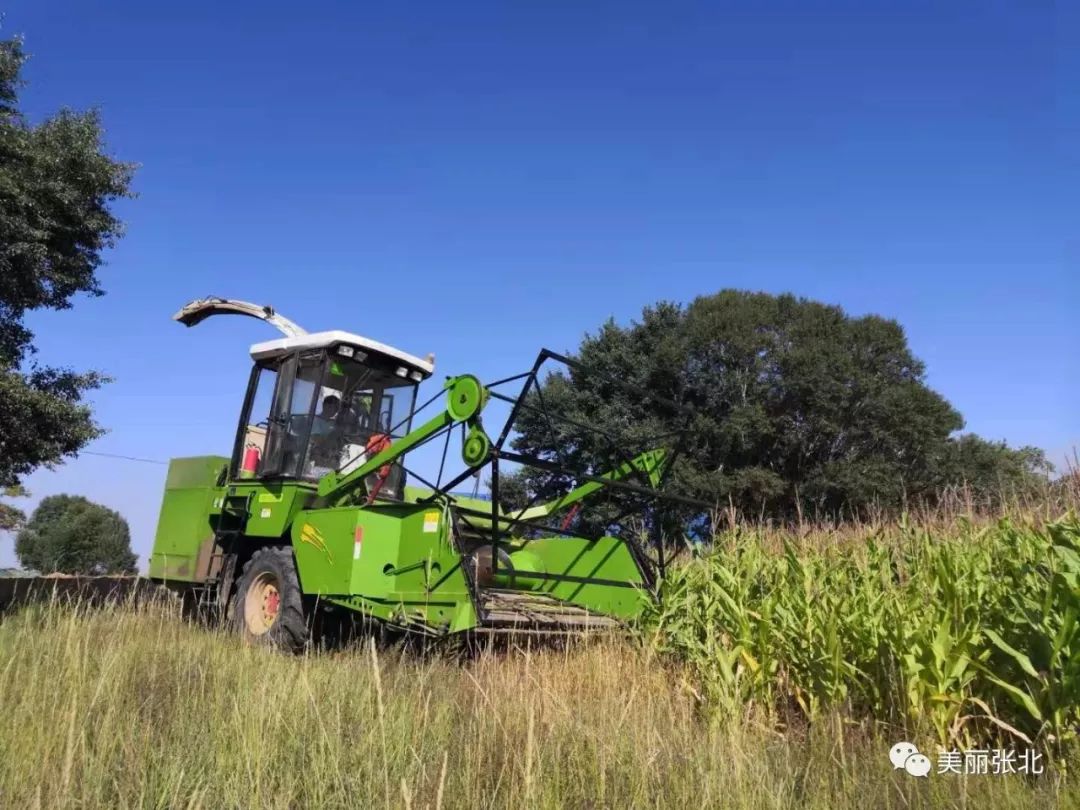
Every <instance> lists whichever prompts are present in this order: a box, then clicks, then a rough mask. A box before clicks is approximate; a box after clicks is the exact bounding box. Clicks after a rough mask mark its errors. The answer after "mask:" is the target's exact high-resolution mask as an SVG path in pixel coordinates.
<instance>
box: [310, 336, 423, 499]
mask: <svg viewBox="0 0 1080 810" xmlns="http://www.w3.org/2000/svg"><path fill="white" fill-rule="evenodd" d="M415 392H416V385H415V384H413V383H412V382H410V381H408V380H403V379H401V378H400V377H396V376H394V375H392V374H389V373H387V372H385V371H379V370H376V369H372V368H370V367H369V366H366V365H363V364H361V363H358V362H356V361H354V360H351V359H347V358H344V357H335V356H331V357H330V358H329V360H328V363H327V366H326V372H325V374H324V375H323V378H322V380H321V384H320V385H319V386H318V392H317V394H316V406H315V413H314V415H313V417H312V420H311V439H310V442H309V445H308V456H307V460H306V463H305V464H304V467H303V474H302V477H303V478H307V479H309V480H316V479H318V478H321V477H322V476H323V475H325V474H326V473H328V472H331V471H334V470H337V471H340V472H343V473H348V472H350V471H352V470H353V469H355V468H356V467H358V466H359V465H360V464H363V463H364V461H366V460H367V458H368V457H369V455H375V454H376V453H378V452H381V450H383V449H385V446H386V445H387V443H388V441H393V440H395V439H399V438H401V436H403V435H405V433H407V432H408V431H409V416H410V412H411V410H412V406H413V398H414V396H415ZM399 423H402V424H399ZM395 466H398V467H399V466H400V465H395ZM391 472H393V471H391ZM384 477H386V478H393V477H396V478H399V479H400V478H401V473H400V470H399V471H398V472H397V474H396V476H394V475H388V476H384ZM394 483H395V482H393V481H387V482H385V483H384V484H383V486H382V487H381V488H380V489H381V491H382V493H383V494H384V495H388V496H392V497H393V496H394V495H395V493H396V492H397V490H398V489H399V488H400V487H398V486H395V485H394Z"/></svg>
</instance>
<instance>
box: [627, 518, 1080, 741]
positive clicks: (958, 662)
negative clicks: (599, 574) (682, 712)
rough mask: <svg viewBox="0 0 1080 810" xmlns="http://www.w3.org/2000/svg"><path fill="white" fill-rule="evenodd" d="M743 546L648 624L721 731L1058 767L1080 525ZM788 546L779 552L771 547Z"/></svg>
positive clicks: (766, 539)
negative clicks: (832, 736) (848, 720)
mask: <svg viewBox="0 0 1080 810" xmlns="http://www.w3.org/2000/svg"><path fill="white" fill-rule="evenodd" d="M780 540H781V542H780V543H779V544H777V543H776V537H775V533H773V534H772V535H769V536H767V535H766V533H763V532H755V531H738V530H736V531H734V532H730V533H727V534H725V535H723V536H720V537H718V538H717V542H716V543H715V545H714V548H713V550H711V551H709V552H708V553H704V554H701V555H700V556H698V557H696V558H695V559H693V560H691V561H690V562H689V563H687V564H686V565H683V566H681V567H679V568H677V569H676V570H674V571H673V572H671V573H670V575H669V576H668V578H667V579H666V581H665V582H664V583H663V584H662V586H661V590H662V597H663V598H662V599H661V601H660V603H659V606H656V607H653V608H651V609H650V610H649V613H648V615H647V617H646V621H645V629H646V631H647V632H648V634H649V635H650V637H651V639H652V641H653V643H654V644H655V646H656V647H657V648H658V649H659V650H661V651H662V652H663V653H665V654H667V655H668V656H670V657H672V658H675V659H678V660H679V661H681V662H685V664H686V665H688V666H689V667H690V669H691V671H692V672H693V673H694V675H693V679H694V683H695V687H694V688H695V689H696V690H697V691H698V693H699V696H700V699H701V701H702V703H703V704H704V705H706V706H707V707H709V711H710V713H711V715H712V717H713V718H714V720H716V721H719V722H723V721H724V720H725V719H729V718H733V717H737V716H739V715H745V714H747V713H749V712H752V713H758V714H763V715H767V716H768V717H769V718H770V720H771V721H772V722H773V723H776V724H777V725H779V726H780V727H783V726H785V725H788V726H790V725H793V724H797V723H806V722H808V721H814V720H815V719H817V718H819V717H821V716H822V715H823V713H825V712H830V713H834V712H841V713H843V714H844V715H845V716H851V717H861V718H873V719H874V720H875V721H877V722H878V723H885V724H887V725H888V726H891V727H893V728H895V729H896V730H897V731H900V730H903V731H905V732H909V733H911V734H923V735H927V736H929V737H932V738H936V740H937V742H938V744H940V745H942V746H946V747H975V746H976V745H977V744H979V743H984V744H985V743H987V742H989V741H1006V742H1011V743H1013V744H1016V745H1024V746H1028V745H1030V746H1038V747H1039V748H1041V749H1042V750H1044V751H1046V752H1047V753H1048V754H1050V755H1051V756H1060V755H1061V754H1062V752H1063V751H1064V750H1065V748H1066V747H1067V746H1068V744H1069V743H1070V742H1071V741H1072V740H1073V739H1074V738H1075V737H1076V733H1077V728H1078V724H1080V629H1078V626H1077V613H1078V610H1080V520H1078V519H1077V518H1076V517H1075V516H1070V517H1066V518H1063V519H1060V520H1057V521H1052V522H1043V521H1026V522H1025V521H1023V520H1010V519H1001V520H998V521H995V522H990V523H986V524H984V525H978V524H976V523H974V522H972V521H970V520H965V519H960V520H958V521H956V522H955V524H954V527H953V528H952V529H950V530H948V531H946V532H942V531H940V530H939V529H937V528H934V529H930V528H926V527H925V524H924V525H911V524H909V523H907V522H905V521H902V522H901V523H900V524H899V525H895V526H893V527H891V528H879V529H877V530H875V531H872V532H870V533H869V534H868V535H863V536H862V537H860V538H858V539H852V538H848V539H846V540H845V541H843V542H838V543H835V544H823V543H821V541H820V538H817V539H816V540H815V541H814V542H813V543H810V542H807V540H806V539H805V538H803V539H800V538H799V537H798V536H797V535H795V534H792V535H790V536H785V537H781V538H780ZM777 545H779V549H777V548H776V546H777Z"/></svg>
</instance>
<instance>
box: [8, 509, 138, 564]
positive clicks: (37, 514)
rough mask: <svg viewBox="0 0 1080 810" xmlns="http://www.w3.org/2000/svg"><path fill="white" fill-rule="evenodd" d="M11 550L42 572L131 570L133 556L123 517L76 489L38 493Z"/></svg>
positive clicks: (135, 560) (20, 560)
mask: <svg viewBox="0 0 1080 810" xmlns="http://www.w3.org/2000/svg"><path fill="white" fill-rule="evenodd" d="M15 554H16V555H17V556H18V558H19V563H20V564H21V565H22V566H23V567H24V568H32V569H34V570H36V571H41V572H42V573H46V574H48V573H53V572H61V573H65V574H94V575H97V574H130V573H134V572H135V569H136V563H137V562H138V558H137V557H136V556H135V553H134V552H133V551H132V550H131V533H130V531H129V530H128V524H127V521H126V520H124V519H123V518H122V517H121V516H120V514H119V513H117V512H115V511H113V510H112V509H109V508H107V507H104V506H101V505H100V504H96V503H93V502H92V501H88V500H87V499H86V498H83V497H81V496H78V495H51V496H49V497H48V498H45V499H43V500H42V501H41V503H40V504H39V505H38V508H37V509H35V510H34V512H33V514H32V515H31V516H30V520H28V521H27V522H26V525H25V526H23V528H22V529H21V530H20V531H19V534H18V535H17V536H16V538H15Z"/></svg>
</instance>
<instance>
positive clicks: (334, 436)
mask: <svg viewBox="0 0 1080 810" xmlns="http://www.w3.org/2000/svg"><path fill="white" fill-rule="evenodd" d="M219 314H242V315H249V316H252V317H256V318H259V319H261V320H265V321H267V322H268V323H270V324H271V325H274V326H277V327H278V328H279V329H280V330H281V331H282V332H283V333H284V337H282V338H279V339H277V340H271V341H266V342H263V343H256V344H255V345H254V346H252V347H251V357H252V360H253V361H254V365H253V367H252V370H251V376H250V378H249V380H248V387H247V391H246V395H245V397H244V402H243V406H242V408H241V413H240V421H239V425H238V426H237V432H236V441H235V443H234V446H233V452H232V457H231V459H230V464H229V476H228V477H229V479H230V480H259V481H266V482H269V481H298V482H299V481H304V482H308V483H310V484H316V483H317V482H318V480H319V479H320V478H322V477H323V476H325V475H326V474H327V473H330V472H342V473H348V472H351V471H352V470H354V469H355V468H356V467H358V466H360V465H361V464H362V463H363V462H364V461H365V460H366V459H367V458H368V457H369V456H371V455H373V454H374V453H377V452H379V451H380V450H383V449H385V448H386V447H388V446H389V445H390V444H391V443H392V442H393V441H394V440H395V439H400V438H402V437H403V436H404V435H405V434H407V433H408V432H409V429H410V426H411V422H412V412H413V408H414V407H415V404H416V391H417V388H418V386H419V384H420V383H421V382H422V381H424V380H426V379H427V378H428V377H430V376H431V374H432V372H433V370H434V361H433V358H432V357H431V356H430V355H429V356H428V358H427V359H420V358H419V357H414V356H413V355H410V354H407V353H405V352H402V351H399V350H398V349H395V348H393V347H390V346H386V345H384V344H381V343H377V342H375V341H373V340H369V339H368V338H365V337H362V336H360V335H355V334H352V333H350V332H343V331H340V330H334V331H328V332H316V333H308V332H306V331H304V330H303V329H302V328H301V327H299V326H297V325H296V324H294V323H293V322H292V321H289V320H287V319H285V318H283V317H282V316H280V315H277V314H276V313H275V312H274V311H273V309H271V308H270V307H259V306H257V305H253V304H248V303H246V302H243V301H232V300H227V299H202V300H200V301H194V302H192V303H191V304H188V305H187V306H186V307H184V308H183V309H182V310H180V312H178V313H177V314H176V315H175V316H174V317H175V319H176V320H177V321H180V322H181V323H183V324H185V325H188V326H193V325H195V324H196V323H200V322H201V321H203V320H205V319H206V318H207V317H209V316H210V315H219ZM402 479H403V468H402V465H401V462H400V461H398V462H397V463H395V464H391V465H389V466H388V469H387V470H386V475H384V476H381V477H379V478H378V480H374V481H371V482H368V483H369V486H370V488H371V490H372V492H373V494H375V495H376V496H382V497H389V498H400V497H401V494H402V485H403V481H402Z"/></svg>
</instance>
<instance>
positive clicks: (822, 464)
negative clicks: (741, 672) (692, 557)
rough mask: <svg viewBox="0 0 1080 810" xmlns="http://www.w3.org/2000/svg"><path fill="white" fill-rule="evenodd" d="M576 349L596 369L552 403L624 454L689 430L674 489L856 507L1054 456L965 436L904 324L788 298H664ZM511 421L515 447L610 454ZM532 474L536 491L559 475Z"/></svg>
mask: <svg viewBox="0 0 1080 810" xmlns="http://www.w3.org/2000/svg"><path fill="white" fill-rule="evenodd" d="M576 358H577V359H578V360H579V361H580V362H581V363H582V364H584V365H585V366H586V367H587V368H588V369H589V370H590V373H586V374H581V373H578V372H573V371H572V372H570V374H569V375H565V374H554V375H551V376H549V377H548V378H547V379H546V380H545V381H544V383H543V385H542V388H541V392H542V394H541V395H542V397H543V399H544V404H545V405H546V406H547V407H548V409H549V410H551V411H553V412H556V413H559V414H561V415H563V416H566V417H569V418H571V419H574V420H576V421H579V422H586V423H589V424H592V425H595V426H596V427H598V428H601V429H602V430H604V431H606V432H607V433H608V434H609V435H611V436H612V437H613V438H614V439H615V442H614V444H615V445H619V446H621V448H622V450H623V451H624V452H625V451H628V450H639V449H645V448H643V447H642V442H643V441H645V437H647V436H650V435H652V436H655V435H659V434H664V433H670V432H672V431H682V432H683V438H684V444H683V447H682V455H681V457H680V459H679V461H678V463H677V464H676V466H675V468H674V470H673V473H672V475H673V480H672V489H674V490H677V491H679V492H680V493H683V494H685V495H688V496H691V497H695V498H698V499H700V500H703V501H706V502H709V503H715V504H717V505H718V506H722V507H726V506H728V505H729V504H733V505H735V506H736V507H738V508H740V509H741V510H743V511H744V512H745V513H749V514H754V515H759V514H764V515H766V516H770V517H781V518H788V517H793V516H795V515H796V514H798V513H799V512H800V511H802V512H803V513H808V514H810V515H816V516H845V515H846V516H852V515H855V514H859V513H861V512H862V511H863V510H867V509H871V508H874V509H897V508H902V507H903V506H904V505H907V504H912V503H915V502H923V501H928V500H933V499H934V498H935V497H936V496H937V494H938V493H939V492H940V491H941V489H942V487H944V486H947V485H949V484H958V483H964V482H967V483H969V484H971V485H972V486H976V487H979V488H980V490H981V491H982V492H985V493H987V494H993V492H994V490H995V488H1000V487H1002V486H1003V485H1007V486H1013V487H1016V486H1028V485H1029V484H1030V483H1031V482H1032V480H1034V479H1035V478H1036V477H1037V475H1038V473H1040V472H1042V471H1044V470H1045V469H1046V467H1047V465H1046V461H1045V457H1044V456H1043V454H1042V452H1041V451H1039V450H1037V449H1034V448H1024V449H1022V450H1011V449H1009V448H1008V447H1006V446H1004V445H1003V444H995V443H992V442H987V441H984V440H982V439H980V438H978V437H976V436H970V435H969V436H963V437H959V438H956V437H955V434H956V432H957V431H959V430H960V429H961V428H962V427H963V424H964V423H963V420H962V419H961V416H960V414H959V413H958V412H957V411H956V409H955V408H953V407H952V405H950V404H949V403H948V402H947V401H946V400H945V398H944V397H942V396H941V395H940V394H938V393H937V392H935V391H933V390H932V389H931V388H929V387H928V386H927V384H926V381H925V369H924V367H923V364H922V363H921V362H920V361H919V360H918V359H917V358H916V357H915V356H914V355H913V354H912V352H911V350H910V348H909V347H908V344H907V339H906V337H905V335H904V331H903V329H902V328H901V326H900V325H899V324H898V323H897V322H896V321H893V320H889V319H886V318H882V317H878V316H875V315H870V316H865V317H851V316H849V315H847V314H846V313H845V312H844V311H843V310H842V309H840V308H839V307H836V306H828V305H825V304H821V303H817V302H814V301H809V300H806V299H802V298H796V297H795V296H793V295H778V296H774V295H768V294H764V293H750V292H743V291H736V290H724V291H721V292H719V293H717V294H715V295H710V296H704V297H701V298H698V299H696V300H695V301H693V302H692V303H691V304H689V305H688V306H679V305H676V304H672V303H660V304H657V305H655V306H651V307H647V308H646V309H645V310H644V311H643V313H642V316H641V319H640V320H638V321H635V322H633V323H631V324H630V325H629V326H620V325H618V324H616V323H615V322H614V321H609V322H607V323H606V324H604V325H603V326H602V327H601V328H600V330H599V331H598V332H597V333H596V334H592V335H587V336H586V337H585V339H584V340H583V341H582V343H581V345H580V347H579V348H578V351H577V353H576ZM611 380H620V381H622V382H623V383H627V384H629V385H630V386H632V387H634V388H636V389H637V392H632V391H628V390H627V389H626V388H624V387H621V386H616V385H613V384H612V383H611V382H610V381H611ZM653 397H662V398H665V399H667V400H670V401H671V402H672V405H671V406H669V405H666V404H663V403H658V402H656V401H655V400H654V399H653ZM517 429H518V431H519V435H518V436H517V438H516V440H515V447H516V448H517V449H518V450H520V451H523V452H527V453H536V454H539V455H540V456H541V457H546V458H550V459H553V460H554V459H559V458H560V456H561V459H562V461H563V463H566V464H569V465H570V466H571V467H574V468H578V469H581V470H588V471H594V472H595V471H598V470H601V469H604V468H609V467H611V466H613V464H614V462H615V457H614V456H613V455H612V453H611V452H610V443H608V442H605V441H604V440H602V439H598V438H597V437H595V436H587V435H584V434H582V433H581V432H579V431H575V430H574V429H572V428H570V427H567V426H566V425H562V424H556V425H555V426H554V431H553V429H552V426H551V425H549V423H548V422H547V420H545V419H544V418H543V417H542V416H540V415H539V414H538V413H537V412H535V411H531V410H526V411H524V412H523V413H522V416H521V417H520V418H519V421H518V423H517ZM525 479H526V480H525V485H526V489H528V490H529V491H536V490H538V489H541V488H542V487H550V488H554V489H558V487H559V486H560V485H561V484H560V482H558V481H555V482H552V481H550V480H546V479H541V478H540V477H538V476H533V475H530V474H525ZM509 491H514V490H513V488H512V487H511V488H510V490H509ZM542 494H543V495H545V496H551V495H553V494H554V493H553V492H543V493H542Z"/></svg>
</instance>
